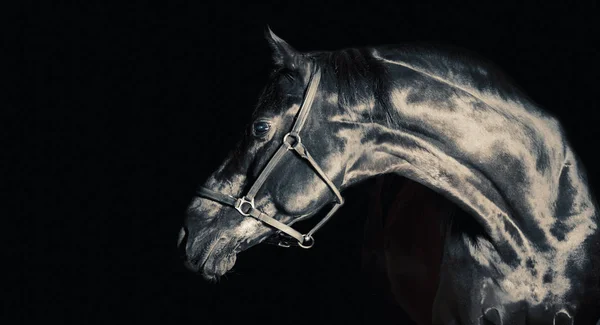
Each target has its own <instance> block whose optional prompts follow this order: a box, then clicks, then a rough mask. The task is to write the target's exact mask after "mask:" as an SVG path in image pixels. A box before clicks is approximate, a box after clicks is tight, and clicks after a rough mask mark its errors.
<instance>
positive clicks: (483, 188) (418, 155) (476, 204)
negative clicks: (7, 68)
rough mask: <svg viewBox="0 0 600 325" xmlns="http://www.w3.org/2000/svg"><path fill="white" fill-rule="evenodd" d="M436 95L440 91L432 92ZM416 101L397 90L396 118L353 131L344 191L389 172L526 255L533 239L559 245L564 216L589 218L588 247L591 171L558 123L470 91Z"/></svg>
mask: <svg viewBox="0 0 600 325" xmlns="http://www.w3.org/2000/svg"><path fill="white" fill-rule="evenodd" d="M431 87H432V88H435V87H442V86H439V85H432V86H431ZM443 87H446V86H443ZM443 87H442V88H443ZM442 90H443V91H445V93H448V91H447V89H445V88H443V89H442ZM435 91H437V92H438V93H439V92H440V89H432V90H430V91H429V92H427V91H424V93H431V92H435ZM413 93H414V92H413ZM409 94H411V89H408V88H400V87H399V88H397V89H395V90H393V91H391V93H390V95H389V101H388V104H389V105H390V109H391V110H392V111H391V112H390V114H387V115H385V116H382V117H380V118H378V117H377V116H374V115H368V114H362V115H357V114H355V115H354V116H366V117H364V118H362V119H357V120H355V121H354V123H353V124H352V125H353V128H352V130H351V131H348V134H349V135H348V136H347V138H348V139H351V137H356V138H358V139H359V140H357V141H355V142H354V143H353V144H352V148H353V155H350V156H351V157H352V158H351V159H349V163H348V166H347V168H346V173H345V177H344V186H348V185H350V184H354V183H357V182H360V181H362V180H364V179H367V178H370V177H373V176H376V175H380V174H388V173H396V174H399V175H401V176H404V177H407V178H409V179H412V180H414V181H417V182H419V183H421V184H423V185H425V186H427V187H430V188H432V189H434V190H435V191H437V192H440V193H442V194H444V195H445V196H446V197H447V198H448V199H450V200H451V201H453V202H454V203H457V204H459V206H461V207H462V208H463V209H464V210H466V212H468V213H470V214H471V215H473V216H474V217H475V218H476V219H478V222H479V223H480V224H481V225H482V226H483V227H484V229H486V231H487V232H488V233H489V234H491V237H492V238H494V239H496V240H498V242H504V243H507V244H508V246H509V247H511V248H512V249H511V250H513V251H518V254H519V255H521V253H522V254H525V255H529V254H530V253H531V251H530V250H531V248H530V244H529V243H531V242H535V243H536V245H539V244H542V246H543V244H544V243H546V244H548V243H551V242H553V241H555V239H554V238H552V239H549V240H548V238H547V237H548V236H551V233H552V230H551V225H552V224H553V223H554V222H555V219H556V218H557V214H558V213H561V214H564V215H565V216H570V215H577V216H579V217H578V219H579V220H580V221H578V222H579V227H580V228H581V229H580V230H577V233H578V236H577V237H578V238H579V239H580V240H583V239H584V238H586V237H587V236H588V235H590V233H591V232H593V231H594V230H595V229H596V228H597V227H596V224H595V222H596V221H595V219H594V215H595V214H596V207H595V205H594V204H593V202H592V198H591V196H590V194H589V191H588V188H587V183H586V182H585V180H584V178H585V177H584V176H582V175H583V171H582V168H580V167H579V166H578V164H577V158H576V157H575V156H574V154H573V153H572V151H571V150H570V147H569V146H568V144H567V141H566V140H565V138H564V132H563V131H562V130H561V128H560V126H559V124H558V123H557V122H556V121H555V120H554V119H553V118H551V117H548V116H547V115H545V114H543V113H541V111H540V110H538V109H537V108H535V107H533V108H532V107H520V106H519V105H518V104H517V103H515V102H506V101H505V102H503V101H501V100H496V101H495V102H494V103H493V105H492V104H490V103H489V102H485V101H483V100H481V99H479V98H477V97H474V96H472V95H470V94H468V93H466V94H465V93H460V92H457V93H456V95H455V96H454V97H452V98H442V99H430V98H427V97H426V95H422V96H421V98H419V101H418V102H415V101H414V100H413V101H410V100H408V98H407V97H408V95H409ZM438 98H439V97H438ZM382 102H385V101H382ZM389 116H394V117H395V118H396V119H397V120H394V121H390V119H389ZM356 133H358V134H356ZM350 134H352V135H350ZM565 167H567V169H565ZM564 173H566V175H563V174H564ZM561 175H562V176H561ZM561 177H562V179H563V181H562V184H561ZM569 189H575V191H569ZM570 194H575V197H569V195H570ZM557 202H565V203H566V206H567V207H566V208H565V210H563V211H558V209H557V205H556V204H557ZM584 228H585V230H584ZM523 229H526V230H527V232H528V233H527V234H526V233H523V231H522V230H523ZM566 234H567V233H565V235H566ZM573 234H574V233H573ZM548 246H553V245H552V244H548V245H547V247H548Z"/></svg>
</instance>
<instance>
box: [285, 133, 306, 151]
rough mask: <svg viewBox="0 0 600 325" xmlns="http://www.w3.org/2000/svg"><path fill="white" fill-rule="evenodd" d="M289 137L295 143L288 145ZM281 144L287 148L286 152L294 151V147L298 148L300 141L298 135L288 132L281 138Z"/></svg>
mask: <svg viewBox="0 0 600 325" xmlns="http://www.w3.org/2000/svg"><path fill="white" fill-rule="evenodd" d="M290 137H291V138H293V139H294V140H295V141H296V142H294V143H290V142H289V141H288V139H289V138H290ZM283 143H284V144H285V146H286V148H288V150H295V149H296V147H298V146H299V145H300V143H302V140H301V139H300V135H299V134H298V133H296V132H289V133H287V134H286V135H284V136H283Z"/></svg>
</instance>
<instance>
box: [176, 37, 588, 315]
mask: <svg viewBox="0 0 600 325" xmlns="http://www.w3.org/2000/svg"><path fill="white" fill-rule="evenodd" d="M265 35H266V36H265V37H266V39H267V41H268V44H269V45H270V47H271V49H272V59H273V61H274V63H273V70H272V72H271V74H270V77H269V80H268V82H267V84H266V85H265V87H264V88H263V90H262V92H261V94H260V97H259V100H258V103H257V105H256V108H255V110H254V112H253V114H252V120H251V122H250V123H249V125H248V127H247V128H246V129H245V131H244V135H243V136H242V139H241V140H240V141H239V142H238V144H237V145H236V146H235V147H234V148H233V150H232V151H231V152H230V154H229V155H228V156H227V157H226V159H225V160H224V162H223V163H222V164H221V165H220V167H219V168H217V170H216V171H214V172H213V173H212V174H211V175H210V176H209V177H208V179H207V180H206V182H204V183H203V184H202V186H200V187H199V188H198V190H197V191H196V193H195V194H196V195H195V196H194V198H193V199H192V201H191V203H190V204H189V206H188V208H187V210H186V217H185V220H184V225H183V227H182V229H181V231H180V233H179V237H178V246H179V248H180V249H181V250H182V252H183V255H184V259H185V261H184V263H185V265H186V267H187V268H188V269H190V270H191V271H193V272H198V273H201V274H202V275H203V276H204V278H205V279H207V280H208V281H215V280H216V279H218V278H219V277H220V276H222V275H224V274H225V273H227V272H228V271H229V270H230V269H231V268H232V267H233V265H234V264H235V261H236V256H237V254H239V253H240V252H242V251H244V250H247V249H249V248H250V247H253V246H255V245H257V244H259V243H262V242H273V243H276V244H278V245H280V246H283V247H289V246H299V247H302V248H310V247H312V245H313V244H314V243H315V238H314V234H315V232H316V231H317V230H318V229H319V228H321V227H322V226H323V224H325V223H326V222H327V221H328V220H329V219H330V218H331V217H332V216H333V215H334V214H335V212H336V210H337V209H338V208H339V207H340V206H342V204H343V203H344V198H343V196H342V192H343V190H344V189H346V188H348V187H350V186H353V185H356V184H360V183H361V182H362V181H365V180H367V179H371V178H375V177H382V176H385V175H388V176H389V175H396V176H395V177H399V178H400V179H402V180H404V181H403V182H404V183H399V182H398V181H397V180H396V181H393V182H392V184H399V185H398V186H396V188H395V189H392V190H390V192H389V193H392V194H393V195H392V199H391V200H388V201H391V202H392V203H393V202H394V200H396V201H397V200H398V198H400V199H402V197H408V199H406V200H401V201H405V202H406V201H411V198H414V199H415V200H416V202H418V205H419V206H420V207H422V209H430V210H431V211H429V212H423V211H424V210H423V211H421V212H418V211H417V210H418V209H417V210H415V209H414V205H413V208H412V210H414V211H417V212H414V211H413V212H410V211H408V213H406V214H404V211H405V209H406V205H404V206H403V205H402V204H400V205H397V206H396V208H394V209H388V211H391V212H390V213H391V214H392V217H391V218H390V217H389V215H390V213H388V215H385V216H384V217H383V218H384V225H383V226H382V227H383V231H384V232H385V233H386V235H385V237H386V238H387V239H386V240H387V243H386V244H385V245H383V248H382V249H383V250H384V255H385V258H384V262H383V263H384V267H385V268H386V269H387V273H388V274H395V275H397V276H400V277H401V276H402V272H400V271H398V270H399V268H404V269H407V268H409V267H410V266H411V265H425V266H427V267H428V271H429V272H428V273H427V275H425V276H424V277H422V279H420V280H418V281H417V282H416V286H417V288H414V289H418V286H422V287H423V288H425V290H424V292H425V296H424V297H423V299H419V301H417V302H415V303H412V304H409V303H405V304H404V307H405V310H406V311H407V313H408V314H409V315H410V316H411V317H412V318H413V319H414V320H415V321H416V322H418V323H419V324H445V325H450V324H575V323H577V324H593V323H595V322H596V321H599V319H600V288H599V287H600V284H599V281H598V278H599V273H600V272H599V269H600V231H599V229H598V224H599V222H600V216H599V213H598V211H599V210H598V203H597V201H596V199H595V198H594V196H593V193H592V192H591V189H590V187H589V184H588V180H587V176H586V171H585V168H584V166H583V165H582V163H581V161H580V159H579V158H578V156H577V155H576V153H575V152H574V151H573V149H572V146H571V145H570V144H569V141H568V139H567V135H566V133H565V131H564V129H563V128H562V125H561V123H560V122H559V121H558V119H557V118H556V117H554V116H553V115H551V114H549V113H548V112H546V111H545V110H544V109H542V108H541V107H539V105H537V104H536V103H535V102H534V101H533V100H532V99H530V98H529V97H528V96H527V95H525V93H524V92H523V91H522V90H521V89H520V88H519V87H517V86H516V85H515V83H514V82H513V81H511V79H510V78H509V77H508V76H506V75H505V74H504V73H502V72H501V71H500V69H498V68H496V67H495V66H494V65H493V64H492V63H490V62H487V61H486V60H483V59H481V58H479V57H477V56H476V55H473V54H470V53H466V52H464V51H458V50H455V49H445V48H441V47H437V46H428V45H414V44H404V45H386V46H375V47H362V48H345V49H340V50H335V51H311V52H299V51H297V50H296V49H295V48H294V47H292V46H291V45H290V44H288V43H287V42H286V41H284V40H283V39H281V38H280V37H278V36H277V35H275V34H274V33H273V32H272V31H271V30H270V29H269V28H267V29H266V32H265ZM379 186H382V183H380V184H379ZM403 188H405V190H402V189H403ZM379 190H380V191H381V192H385V190H384V189H382V188H380V189H379ZM419 191H420V192H419ZM428 191H429V192H428ZM419 193H421V194H419ZM395 194H397V196H396V198H394V197H393V196H394V195H395ZM419 195H420V196H419ZM443 200H447V201H448V202H451V203H452V205H453V206H455V207H456V208H455V209H454V211H456V210H458V211H461V212H462V213H447V211H450V210H452V208H449V207H446V206H443V204H442V203H440V204H442V206H439V207H437V208H436V207H434V206H435V205H436V204H437V203H435V202H438V203H439V202H443ZM430 202H434V204H430ZM325 207H330V210H329V212H328V213H327V214H326V216H325V217H324V218H323V219H322V220H321V221H319V222H318V223H317V224H316V225H315V227H314V228H313V229H312V230H310V231H309V232H307V233H305V234H302V233H300V232H298V231H296V230H295V229H294V228H293V227H292V226H293V224H295V223H297V222H300V221H303V220H306V219H309V218H310V217H311V216H313V215H315V214H316V213H317V212H318V211H320V210H322V209H323V208H325ZM379 215H380V217H381V214H379ZM411 216H413V217H415V216H417V218H412V219H411ZM422 216H425V218H421V217H422ZM413 219H426V220H425V221H422V220H421V221H420V220H413ZM419 223H420V224H422V225H421V226H415V225H416V224H419ZM411 227H413V228H415V227H416V228H415V229H417V228H418V227H421V228H419V229H421V230H420V231H421V233H423V234H426V235H427V236H426V237H424V238H425V239H421V244H420V245H421V247H430V248H429V250H427V249H424V250H421V252H414V254H412V257H411V258H406V254H405V253H406V249H405V248H404V253H403V248H402V247H405V246H406V245H410V244H411V239H410V238H411V237H407V236H408V234H409V233H410V231H407V230H406V229H412V228H411ZM414 237H415V236H413V237H412V238H413V239H412V240H416V239H415V238H414ZM428 244H430V245H428ZM429 280H433V281H429ZM428 281H429V282H428ZM390 282H392V283H393V282H394V281H390ZM395 283H396V285H395V286H392V288H391V290H392V291H394V294H395V295H396V296H397V297H399V299H400V298H402V299H404V300H405V302H406V301H407V300H411V294H412V293H411V292H410V290H405V289H406V288H404V287H403V286H402V285H398V284H402V281H401V279H400V280H397V281H395ZM405 283H406V281H405ZM432 283H433V284H434V285H432ZM400 300H401V299H400ZM416 304H420V306H415V305H416ZM423 305H425V306H423ZM410 307H414V308H410Z"/></svg>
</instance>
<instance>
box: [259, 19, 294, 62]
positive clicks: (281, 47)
mask: <svg viewBox="0 0 600 325" xmlns="http://www.w3.org/2000/svg"><path fill="white" fill-rule="evenodd" d="M265 37H266V39H267V41H268V42H269V46H270V47H271V50H273V60H274V61H275V64H276V65H279V66H286V67H288V68H291V69H293V68H296V67H297V66H298V60H299V59H300V57H301V54H300V53H298V51H296V50H295V49H294V48H293V47H292V46H291V45H289V44H288V43H287V42H286V41H284V40H282V39H281V38H279V36H277V35H275V33H273V31H272V30H271V28H270V27H269V26H267V28H266V30H265Z"/></svg>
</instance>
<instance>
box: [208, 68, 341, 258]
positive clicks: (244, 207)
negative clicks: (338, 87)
mask: <svg viewBox="0 0 600 325" xmlns="http://www.w3.org/2000/svg"><path fill="white" fill-rule="evenodd" d="M320 81H321V71H320V70H318V69H317V70H316V71H315V73H314V74H313V75H312V77H311V80H310V82H309V85H308V89H307V91H306V95H305V97H304V101H303V102H302V106H301V107H300V110H299V112H298V115H297V116H296V122H295V123H294V126H293V127H292V130H291V131H290V132H289V133H287V134H286V135H285V136H284V137H283V140H282V144H281V145H280V146H279V148H278V149H277V151H276V152H275V154H274V155H273V157H271V160H269V162H268V163H267V165H266V166H265V168H264V169H263V170H262V172H261V173H260V175H259V176H258V178H257V179H256V181H255V182H254V184H253V185H252V187H251V188H250V190H248V193H247V194H246V195H244V196H242V197H240V198H235V197H233V196H229V195H225V194H222V193H219V192H216V191H213V190H211V189H209V188H206V187H200V188H198V190H197V191H196V195H198V196H200V197H203V198H207V199H211V200H213V201H215V202H219V203H221V204H224V205H228V206H231V207H233V208H235V209H236V210H237V211H238V212H239V213H240V214H241V215H243V216H245V217H253V218H255V219H257V220H260V221H262V222H263V223H266V224H268V225H269V226H271V227H273V228H275V229H278V230H279V231H281V232H283V233H285V234H287V235H289V236H290V237H292V238H294V239H296V241H297V242H298V246H300V247H302V248H310V247H312V246H313V244H314V238H313V237H312V236H313V234H314V233H315V232H316V231H317V230H319V228H321V227H322V226H323V225H324V224H325V223H326V222H327V221H328V220H329V219H330V218H331V216H333V214H334V213H335V212H336V211H337V210H338V209H339V208H340V207H341V206H342V205H343V204H344V198H343V197H342V195H341V193H340V191H339V190H338V188H337V187H336V186H335V184H333V182H332V181H331V180H330V179H329V178H328V177H327V175H325V172H323V169H321V167H319V165H318V164H317V162H316V161H315V160H314V159H313V158H312V156H311V155H310V153H309V152H308V150H307V148H306V147H305V146H304V144H303V143H302V138H301V137H300V131H301V130H302V128H303V126H304V123H305V122H306V119H307V118H308V113H309V112H310V109H311V108H312V103H313V101H314V99H315V95H316V93H317V88H318V87H319V82H320ZM289 151H294V152H295V153H296V154H297V155H298V157H300V158H303V159H305V160H306V161H307V162H308V163H309V164H310V166H311V167H312V168H313V170H314V171H315V172H316V173H317V174H318V175H319V177H321V179H322V180H323V181H324V182H325V184H327V186H328V187H329V188H330V189H331V191H332V192H333V194H335V196H336V201H337V202H336V204H335V205H334V206H333V208H332V209H331V210H330V211H329V213H328V214H327V215H326V216H325V218H323V219H322V220H321V221H320V222H319V223H317V225H315V226H314V227H313V228H312V229H311V230H310V231H309V232H308V233H306V234H301V233H300V232H298V231H296V230H295V229H294V228H292V227H290V226H288V225H286V224H284V223H282V222H280V221H278V220H276V219H275V218H273V217H272V216H268V215H267V214H265V213H263V212H262V211H260V210H258V209H256V207H255V206H254V197H255V196H256V194H257V193H258V191H259V190H260V188H261V187H262V186H263V184H264V183H265V181H266V180H267V178H268V177H269V175H270V174H271V172H273V169H274V168H275V167H276V166H277V165H278V164H279V161H281V159H282V158H283V156H284V155H285V154H286V153H287V152H289ZM278 244H279V246H283V247H289V246H290V243H289V242H287V241H280V242H279V243H278Z"/></svg>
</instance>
